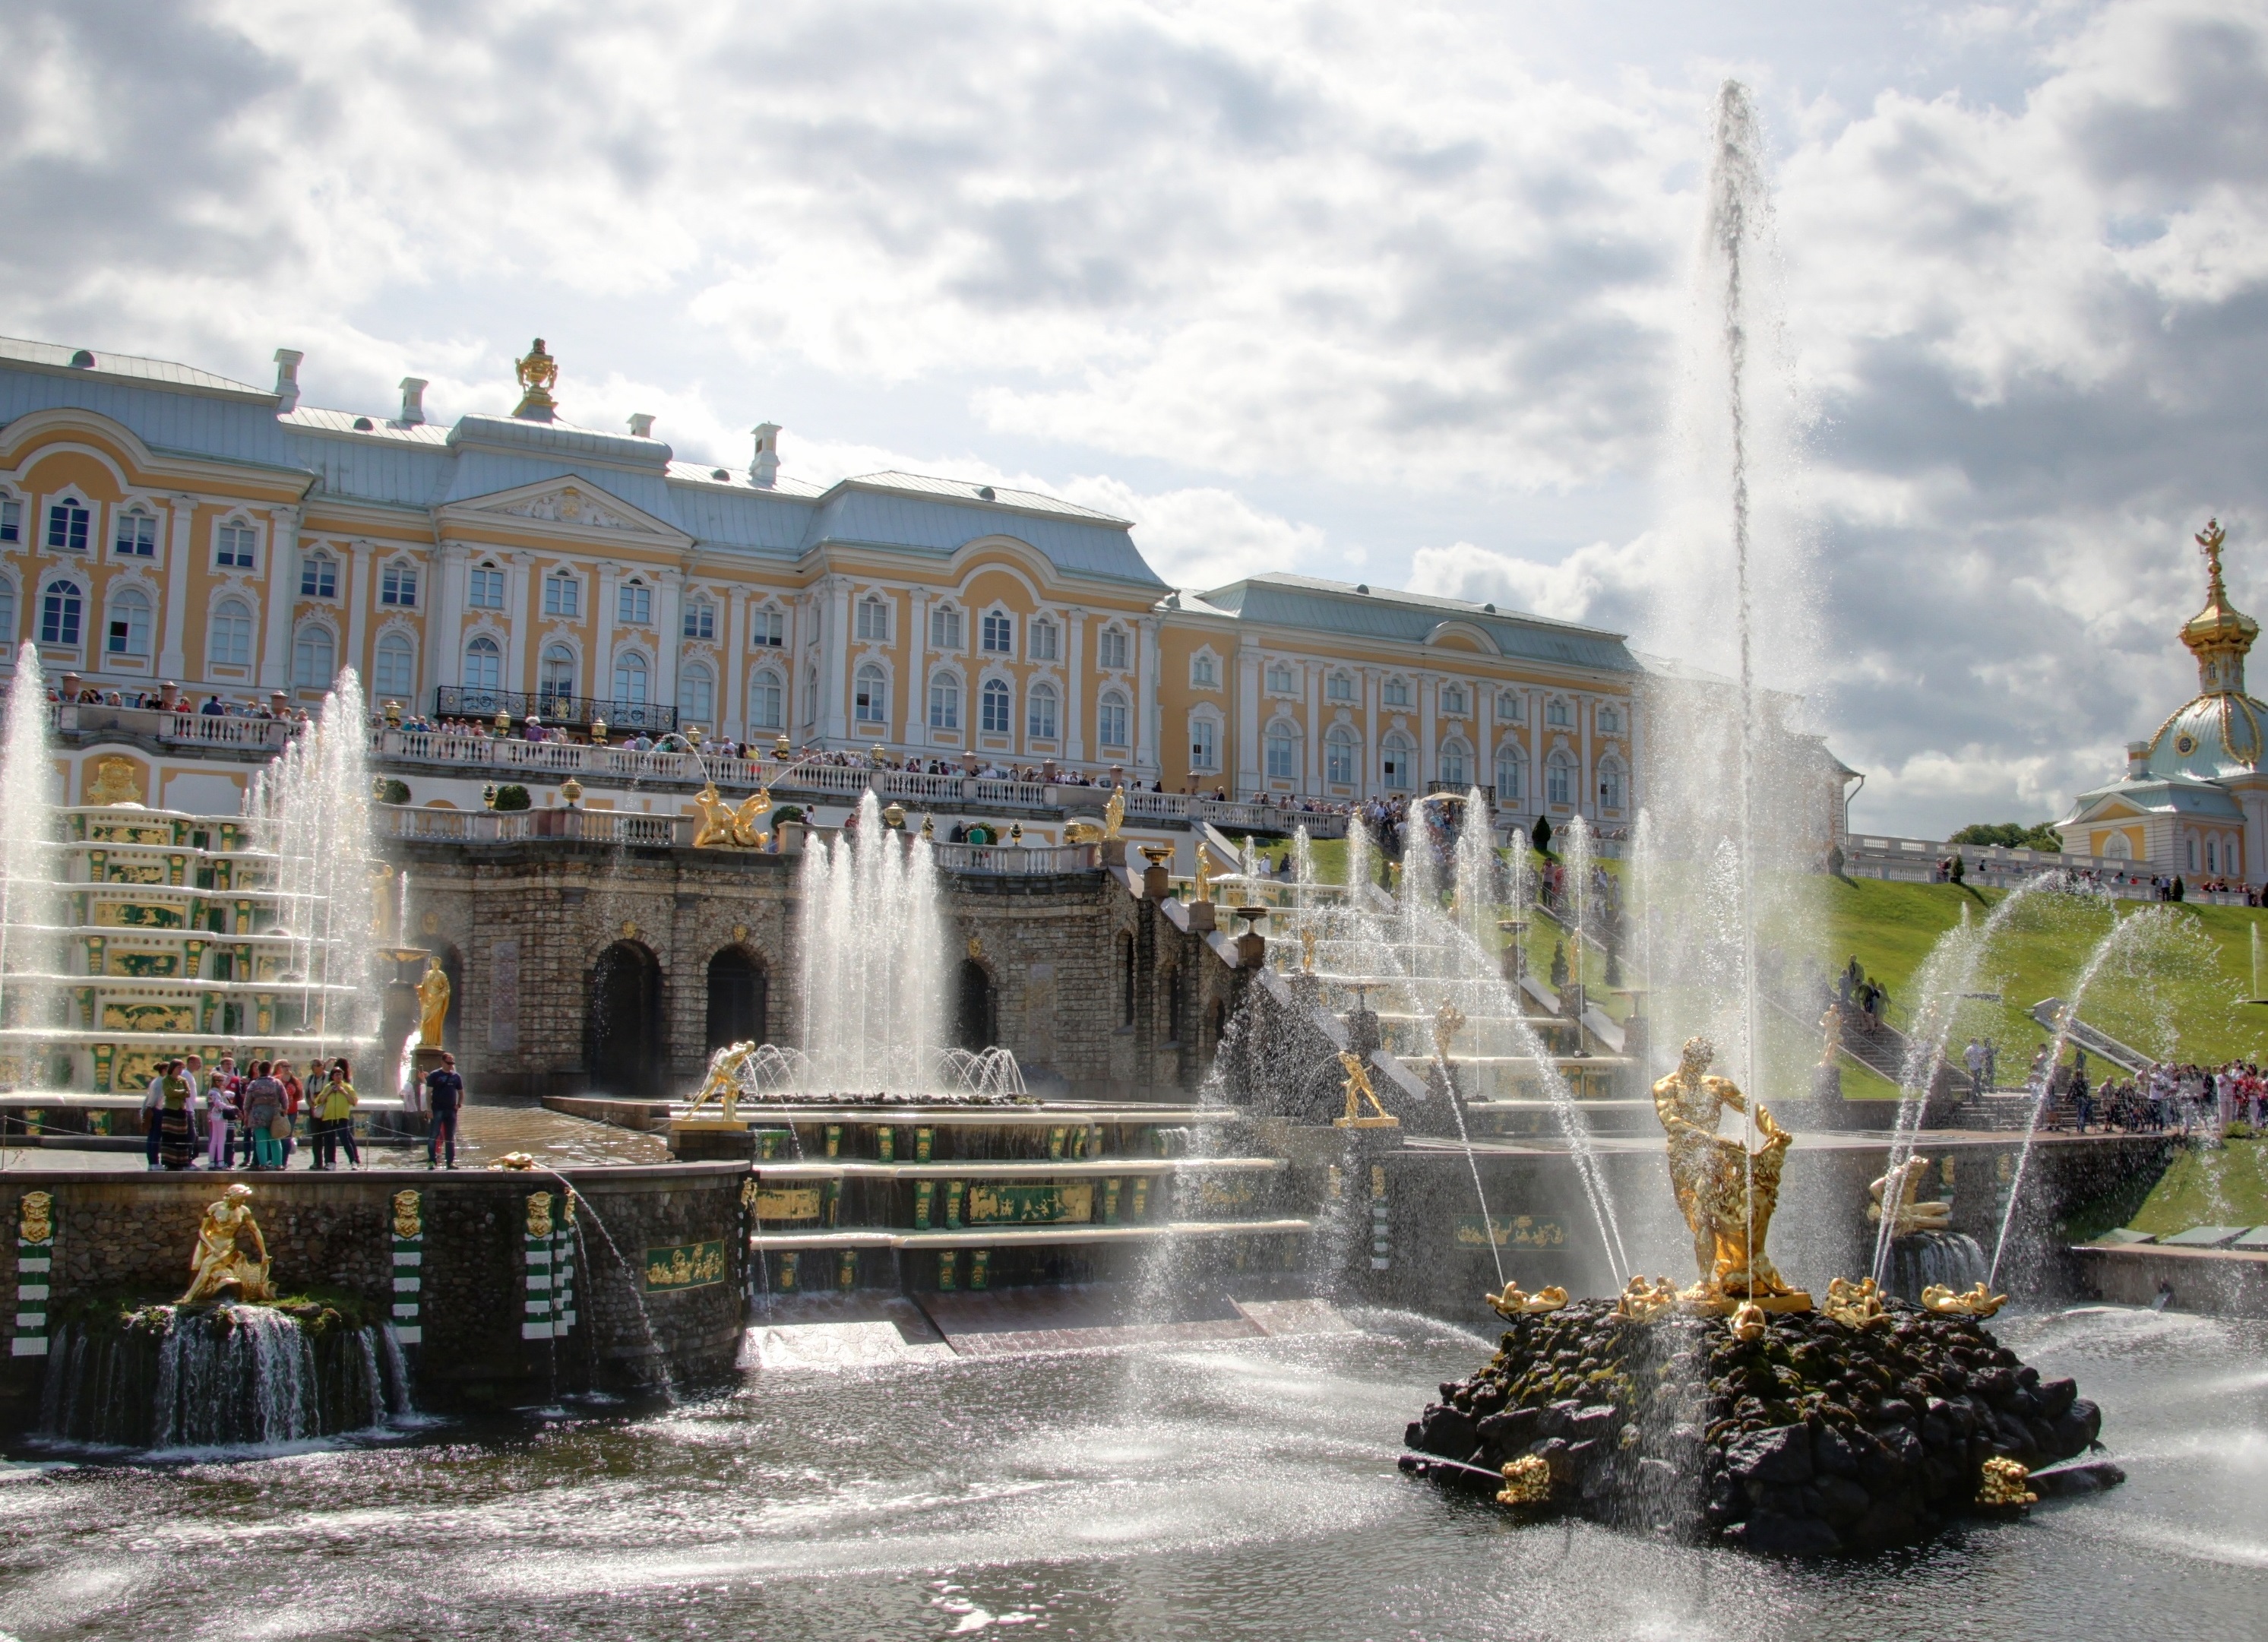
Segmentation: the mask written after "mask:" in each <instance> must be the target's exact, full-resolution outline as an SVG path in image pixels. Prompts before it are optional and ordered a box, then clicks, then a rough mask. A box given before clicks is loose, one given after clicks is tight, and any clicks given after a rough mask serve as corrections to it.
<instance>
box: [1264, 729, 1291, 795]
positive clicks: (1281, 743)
mask: <svg viewBox="0 0 2268 1642" xmlns="http://www.w3.org/2000/svg"><path fill="white" fill-rule="evenodd" d="M1299 733H1300V732H1299V726H1298V725H1294V724H1292V723H1291V722H1290V721H1288V720H1286V719H1283V718H1278V719H1277V720H1276V721H1275V722H1274V723H1273V724H1270V725H1269V726H1268V734H1267V736H1266V738H1265V739H1264V740H1263V748H1264V750H1265V751H1266V753H1267V756H1268V778H1269V779H1270V781H1292V780H1295V779H1297V778H1298V773H1299V767H1298V764H1297V762H1296V760H1297V757H1298V754H1299V746H1300V744H1299V740H1298V736H1299Z"/></svg>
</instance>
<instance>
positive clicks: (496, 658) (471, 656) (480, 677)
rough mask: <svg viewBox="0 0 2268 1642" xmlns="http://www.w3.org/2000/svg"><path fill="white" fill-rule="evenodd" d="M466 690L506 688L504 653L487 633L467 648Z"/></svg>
mask: <svg viewBox="0 0 2268 1642" xmlns="http://www.w3.org/2000/svg"><path fill="white" fill-rule="evenodd" d="M465 688H467V689H468V690H490V691H494V690H500V689H502V688H504V651H503V649H502V647H501V646H499V645H498V644H497V642H496V640H494V639H493V638H490V637H489V636H488V635H487V634H486V633H482V635H481V636H480V637H477V638H475V639H474V640H473V642H472V643H471V644H468V645H466V646H465Z"/></svg>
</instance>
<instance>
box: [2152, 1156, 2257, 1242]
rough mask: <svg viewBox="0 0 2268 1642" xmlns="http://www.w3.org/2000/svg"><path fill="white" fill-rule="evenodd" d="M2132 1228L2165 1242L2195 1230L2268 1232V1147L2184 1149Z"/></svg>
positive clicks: (2161, 1179) (2176, 1157)
mask: <svg viewBox="0 0 2268 1642" xmlns="http://www.w3.org/2000/svg"><path fill="white" fill-rule="evenodd" d="M2129 1224H2130V1225H2132V1226H2133V1228H2134V1229H2135V1230H2136V1231H2138V1232H2149V1233H2154V1234H2155V1235H2157V1236H2160V1237H2163V1236H2166V1235H2168V1234H2169V1233H2174V1232H2186V1231H2188V1230H2189V1229H2190V1227H2191V1226H2268V1144H2264V1143H2262V1142H2260V1141H2257V1140H2231V1141H2228V1142H2227V1143H2226V1144H2224V1145H2218V1146H2184V1147H2182V1148H2180V1149H2179V1150H2177V1151H2176V1152H2175V1153H2174V1160H2173V1164H2172V1166H2171V1167H2169V1168H2168V1169H2167V1170H2166V1172H2165V1174H2162V1175H2161V1176H2160V1177H2159V1180H2158V1183H2157V1185H2156V1186H2155V1187H2154V1188H2153V1189H2152V1190H2151V1192H2150V1196H2149V1199H2148V1201H2147V1202H2146V1203H2144V1204H2143V1205H2142V1207H2141V1209H2140V1210H2139V1211H2138V1212H2137V1213H2136V1214H2135V1216H2134V1218H2133V1219H2132V1221H2131V1222H2129Z"/></svg>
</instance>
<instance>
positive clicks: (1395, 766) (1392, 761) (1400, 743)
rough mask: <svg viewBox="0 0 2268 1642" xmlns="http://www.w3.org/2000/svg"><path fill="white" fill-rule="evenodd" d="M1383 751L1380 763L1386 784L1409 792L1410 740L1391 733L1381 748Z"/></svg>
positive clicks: (1397, 790)
mask: <svg viewBox="0 0 2268 1642" xmlns="http://www.w3.org/2000/svg"><path fill="white" fill-rule="evenodd" d="M1381 753H1382V754H1383V757H1382V758H1381V761H1380V764H1381V769H1382V771H1383V773H1384V775H1385V777H1386V784H1387V785H1388V786H1389V787H1391V788H1393V789H1394V790H1395V792H1408V791H1409V788H1410V742H1409V740H1407V738H1405V737H1403V736H1400V735H1389V736H1388V737H1387V738H1386V745H1385V747H1382V748H1381Z"/></svg>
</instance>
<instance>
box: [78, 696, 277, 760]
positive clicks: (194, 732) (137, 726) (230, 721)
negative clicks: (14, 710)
mask: <svg viewBox="0 0 2268 1642" xmlns="http://www.w3.org/2000/svg"><path fill="white" fill-rule="evenodd" d="M48 713H49V715H50V716H51V718H52V720H53V722H54V724H55V730H56V732H57V733H59V734H63V735H99V734H102V733H110V734H114V735H126V736H133V737H136V738H137V739H139V740H150V741H157V742H159V743H161V744H163V745H165V746H168V747H242V748H244V749H246V750H247V751H249V752H260V751H263V750H264V751H267V752H271V753H276V752H281V751H283V749H284V745H285V744H286V743H287V742H289V741H290V740H291V733H292V726H291V725H290V724H289V723H287V722H286V721H285V720H284V719H281V718H238V717H236V716H234V715H232V714H222V713H201V712H167V711H165V710H164V709H163V708H161V707H100V706H96V705H94V704H92V703H87V702H64V703H59V704H57V705H55V706H53V707H50V708H49V709H48Z"/></svg>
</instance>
